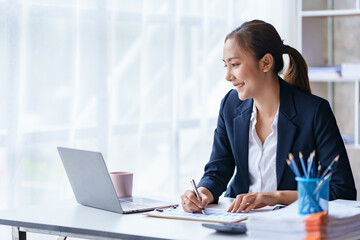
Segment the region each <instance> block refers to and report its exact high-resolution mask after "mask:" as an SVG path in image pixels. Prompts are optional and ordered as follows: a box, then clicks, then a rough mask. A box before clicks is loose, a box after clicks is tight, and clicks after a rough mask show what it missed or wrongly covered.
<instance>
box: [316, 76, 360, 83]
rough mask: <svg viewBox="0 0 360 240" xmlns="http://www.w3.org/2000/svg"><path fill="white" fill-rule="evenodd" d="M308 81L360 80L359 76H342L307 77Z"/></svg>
mask: <svg viewBox="0 0 360 240" xmlns="http://www.w3.org/2000/svg"><path fill="white" fill-rule="evenodd" d="M309 80H310V82H339V83H341V82H360V78H342V77H329V78H327V77H309Z"/></svg>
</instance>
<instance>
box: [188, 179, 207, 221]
mask: <svg viewBox="0 0 360 240" xmlns="http://www.w3.org/2000/svg"><path fill="white" fill-rule="evenodd" d="M190 183H191V185H192V187H193V190H194V193H195V195H196V197H197V199H198V200H199V201H200V202H201V197H200V194H199V192H198V190H197V188H196V184H195V180H194V179H191V181H190ZM201 212H202V213H203V214H205V215H206V212H205V209H204V208H201Z"/></svg>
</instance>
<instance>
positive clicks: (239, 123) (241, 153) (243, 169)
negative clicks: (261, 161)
mask: <svg viewBox="0 0 360 240" xmlns="http://www.w3.org/2000/svg"><path fill="white" fill-rule="evenodd" d="M252 106H253V99H248V100H246V101H244V102H243V103H242V104H241V105H240V107H239V108H238V109H237V110H238V111H239V113H240V114H239V116H237V117H236V118H234V122H233V124H234V146H235V148H236V149H235V151H234V152H235V154H236V156H235V159H236V160H237V161H236V164H237V166H240V167H238V168H237V171H239V173H240V174H239V176H241V181H242V183H241V186H244V187H245V189H242V191H243V192H247V191H248V190H249V164H248V152H249V149H248V148H249V123H250V117H251V112H252Z"/></svg>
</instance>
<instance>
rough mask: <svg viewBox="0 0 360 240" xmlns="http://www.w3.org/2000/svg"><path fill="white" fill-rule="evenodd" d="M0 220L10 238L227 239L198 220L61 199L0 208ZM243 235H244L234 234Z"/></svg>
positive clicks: (226, 236) (230, 235) (223, 204)
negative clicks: (37, 235) (123, 211)
mask: <svg viewBox="0 0 360 240" xmlns="http://www.w3.org/2000/svg"><path fill="white" fill-rule="evenodd" d="M230 201H231V200H230V199H221V202H220V204H218V205H215V207H216V208H225V207H226V206H228V205H229V203H230ZM0 224H2V225H8V226H12V227H13V240H15V239H16V240H25V239H26V232H35V233H45V234H51V235H57V236H62V237H59V238H58V239H66V237H79V238H87V239H107V240H110V239H207V240H211V239H230V238H234V235H232V234H224V233H217V232H216V231H214V230H211V229H207V228H204V227H202V226H201V222H196V221H185V220H174V219H162V218H154V217H146V216H144V215H142V213H136V214H117V213H112V212H108V211H103V210H98V209H95V208H90V207H85V206H82V205H79V204H77V203H76V202H74V201H62V202H55V203H51V204H42V205H36V206H30V207H24V208H19V209H13V210H5V211H0ZM235 236H236V237H237V238H247V236H246V235H235Z"/></svg>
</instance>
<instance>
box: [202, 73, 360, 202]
mask: <svg viewBox="0 0 360 240" xmlns="http://www.w3.org/2000/svg"><path fill="white" fill-rule="evenodd" d="M279 82H280V107H279V119H278V137H277V150H276V178H277V189H278V190H296V188H297V184H296V181H295V176H294V173H293V172H292V171H291V169H290V168H289V166H288V165H287V164H286V159H287V157H288V154H289V153H290V152H291V153H293V154H294V156H297V155H298V153H299V151H301V152H302V153H303V154H304V158H305V159H306V158H307V156H308V155H309V154H310V153H311V152H312V151H313V150H316V160H317V161H316V162H318V161H320V163H321V165H322V168H323V169H325V168H326V167H327V166H328V165H329V164H330V162H331V161H332V160H333V159H334V158H335V156H336V155H338V154H339V155H340V159H339V161H338V163H336V164H335V165H334V168H333V175H332V178H331V181H330V200H333V199H338V198H342V199H352V200H355V199H356V188H355V184H354V178H353V175H352V172H351V168H350V164H349V159H348V156H347V153H346V149H345V146H344V142H343V140H342V138H341V135H340V132H339V128H338V126H337V124H336V120H335V117H334V114H333V112H332V110H331V108H330V106H329V103H328V102H327V101H326V100H325V99H322V98H320V97H318V96H315V95H312V94H309V93H306V92H303V91H301V90H299V89H297V88H295V87H293V86H290V85H289V84H288V83H286V82H285V81H284V80H282V79H281V78H279ZM252 106H253V99H247V100H245V101H241V100H240V99H239V97H238V93H237V91H236V90H231V91H230V92H228V93H227V94H226V96H225V97H224V98H223V100H222V102H221V107H220V113H219V117H218V122H217V127H216V130H215V134H214V142H213V148H212V153H211V156H210V160H209V162H208V163H207V164H206V166H205V173H204V175H203V177H202V179H201V181H200V182H199V184H198V187H200V186H202V187H206V188H208V189H209V190H210V191H211V193H212V194H213V196H214V199H215V201H214V202H217V201H218V198H219V196H220V195H221V194H222V193H223V192H224V191H225V190H226V193H225V196H227V197H236V195H238V194H241V193H247V192H248V191H249V170H248V161H249V160H248V145H249V123H250V117H251V113H252ZM295 160H296V163H297V165H298V166H299V167H300V166H301V165H300V163H299V159H298V158H297V157H296V159H295ZM234 171H235V173H234ZM233 175H234V176H233ZM232 177H233V179H232V181H231V183H230V184H229V185H228V183H229V181H230V179H231V178H232Z"/></svg>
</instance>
